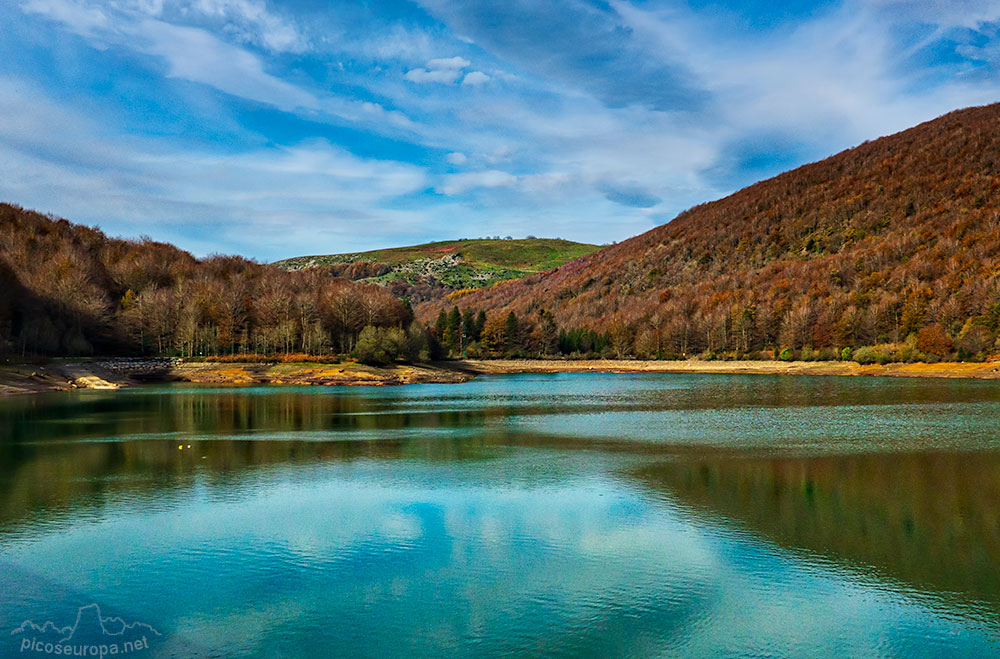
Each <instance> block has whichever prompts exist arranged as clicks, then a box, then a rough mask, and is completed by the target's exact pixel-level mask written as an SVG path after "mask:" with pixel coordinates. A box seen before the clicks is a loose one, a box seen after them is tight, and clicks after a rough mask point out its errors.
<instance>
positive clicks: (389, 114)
mask: <svg viewBox="0 0 1000 659" xmlns="http://www.w3.org/2000/svg"><path fill="white" fill-rule="evenodd" d="M213 1H214V0H213ZM219 1H220V2H221V3H222V4H225V5H226V6H228V5H231V4H234V2H235V0H233V1H232V2H231V1H230V0H219ZM251 4H252V3H251ZM211 6H213V5H211V4H207V5H206V7H208V8H211ZM23 9H24V10H25V11H27V12H30V13H37V14H43V15H45V16H47V17H49V18H51V19H53V20H56V21H58V22H60V23H62V24H63V25H64V26H65V27H66V28H67V29H68V30H70V31H72V32H74V33H76V34H79V35H81V36H83V37H86V38H88V39H91V40H93V41H95V42H97V43H108V42H110V43H116V44H120V45H123V46H125V47H128V48H132V49H133V50H135V51H137V52H141V53H145V54H147V55H152V56H155V57H159V58H162V59H163V60H164V61H165V62H166V64H167V76H168V77H172V78H181V79H185V80H190V81H192V82H197V83H201V84H205V85H208V86H210V87H213V88H215V89H217V90H219V91H221V92H224V93H226V94H231V95H233V96H238V97H241V98H245V99H249V100H252V101H257V102H259V103H265V104H268V105H273V106H274V107H276V108H278V109H280V110H284V111H287V112H299V113H301V112H302V111H306V113H308V114H312V115H315V114H317V113H318V114H319V115H321V116H323V115H327V116H332V117H338V118H340V119H342V120H346V121H350V122H360V123H364V124H365V125H367V126H369V127H371V128H373V129H375V130H379V131H383V132H392V131H393V130H398V129H403V130H407V131H411V130H413V129H414V124H413V122H411V121H410V120H409V119H408V118H407V117H406V116H405V115H403V114H402V113H401V112H398V111H388V110H386V109H385V108H384V107H382V106H381V105H379V104H377V103H372V102H367V101H358V100H354V99H346V98H342V97H338V96H332V95H325V94H324V95H319V94H318V93H316V92H314V91H310V90H307V89H305V88H303V87H300V86H298V85H294V84H292V83H290V82H287V81H285V80H283V79H281V78H279V77H277V76H275V75H272V74H270V73H268V72H267V71H266V70H265V68H264V61H263V60H262V58H261V57H260V56H258V55H256V54H254V53H251V52H249V51H247V50H245V49H243V48H241V47H239V46H236V45H233V44H231V43H228V42H226V41H224V40H222V39H220V38H219V37H217V36H216V35H214V34H212V33H211V32H209V31H208V30H205V29H202V28H196V27H190V26H183V25H175V24H173V23H169V22H166V21H162V20H159V19H154V18H148V17H146V16H145V15H144V14H134V13H133V14H128V13H124V14H116V15H114V16H113V17H112V16H109V14H107V13H105V12H104V11H102V10H100V9H97V8H93V7H91V6H90V5H86V4H83V3H80V2H76V1H75V0H30V2H28V3H27V4H25V5H24V6H23Z"/></svg>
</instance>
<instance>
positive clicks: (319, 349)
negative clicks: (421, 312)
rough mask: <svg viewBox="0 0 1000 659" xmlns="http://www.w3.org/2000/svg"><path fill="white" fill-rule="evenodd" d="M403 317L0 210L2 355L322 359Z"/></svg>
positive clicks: (362, 296)
mask: <svg viewBox="0 0 1000 659" xmlns="http://www.w3.org/2000/svg"><path fill="white" fill-rule="evenodd" d="M409 318H410V312H409V310H408V309H407V308H405V307H404V305H403V304H402V303H400V301H399V300H397V299H396V298H394V297H393V295H392V294H391V293H390V292H389V291H387V290H386V289H384V288H381V287H379V286H375V285H370V284H360V283H355V282H350V281H347V280H345V279H338V278H334V277H331V276H329V275H328V274H326V273H324V272H321V271H313V272H286V271H284V270H281V269H279V268H277V267H274V266H268V265H262V264H260V263H256V262H254V261H249V260H247V259H244V258H241V257H238V256H213V257H210V258H207V259H204V260H197V259H195V258H194V257H192V256H191V255H190V254H188V253H187V252H184V251H182V250H179V249H177V248H176V247H174V246H172V245H167V244H164V243H157V242H153V241H151V240H148V239H145V240H141V241H129V240H118V239H114V238H108V237H107V236H105V235H104V234H103V233H101V232H100V231H98V230H97V229H92V228H90V227H85V226H80V225H74V224H71V223H69V222H67V221H66V220H55V219H52V218H49V217H45V216H43V215H40V214H38V213H34V212H31V211H25V210H23V209H21V208H18V207H16V206H12V205H9V204H0V353H7V354H17V355H27V354H32V353H33V354H48V355H76V354H90V353H94V352H97V353H105V354H108V353H118V352H131V353H139V352H145V353H158V354H164V353H170V354H180V355H186V356H188V355H198V354H205V355H209V354H211V355H220V354H226V353H229V354H232V353H254V352H259V353H266V354H274V353H291V352H307V353H312V354H316V353H324V352H330V351H341V352H346V351H349V350H350V349H351V347H352V346H353V343H354V341H355V340H356V338H357V336H358V333H359V332H360V331H361V329H362V328H363V327H364V326H365V325H375V326H399V325H402V324H405V323H408V322H409Z"/></svg>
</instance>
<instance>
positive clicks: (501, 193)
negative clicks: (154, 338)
mask: <svg viewBox="0 0 1000 659" xmlns="http://www.w3.org/2000/svg"><path fill="white" fill-rule="evenodd" d="M0 25H3V26H4V27H3V28H2V29H3V38H2V39H0V200H5V201H12V202H15V203H18V204H21V205H23V206H26V207H29V208H36V209H38V210H41V211H44V212H51V213H54V214H57V215H61V216H64V217H67V218H69V219H71V220H74V221H78V222H84V223H87V224H92V225H98V226H100V227H101V228H103V229H104V230H105V231H107V232H109V233H111V234H114V235H124V236H130V237H132V236H139V235H149V236H151V237H153V238H155V239H158V240H168V241H172V242H174V243H176V244H178V245H180V246H181V247H184V248H186V249H190V250H191V251H193V252H194V253H196V254H198V255H205V254H208V253H212V252H223V253H240V254H244V255H246V256H250V257H254V258H258V259H261V260H273V259H277V258H282V257H286V256H293V255H300V254H315V253H330V252H343V251H355V250H361V249H371V248H376V247H386V246H392V245H400V244H409V243H413V242H422V241H425V240H431V239H448V238H459V237H477V236H484V235H498V234H499V235H504V236H506V235H513V236H518V237H520V236H524V235H527V234H534V235H538V236H549V237H556V236H559V237H563V238H570V239H575V240H582V241H589V242H597V243H606V242H611V241H617V240H622V239H624V238H627V237H629V236H632V235H635V234H637V233H641V232H643V231H646V230H647V229H650V228H652V227H653V226H656V225H658V224H663V223H664V222H667V221H669V220H670V219H671V218H672V217H674V216H675V215H676V214H677V213H678V212H680V211H681V210H683V209H685V208H688V207H690V206H692V205H694V204H697V203H701V202H704V201H709V200H712V199H716V198H718V197H721V196H724V195H726V194H728V193H730V192H732V191H734V190H736V189H739V188H740V187H743V186H745V185H748V184H750V183H753V182H754V181H756V180H759V179H761V178H766V177H768V176H771V175H773V174H776V173H778V172H780V171H783V170H785V169H789V168H792V167H794V166H797V165H799V164H802V163H804V162H809V161H812V160H817V159H820V158H822V157H825V156H827V155H830V154H832V153H834V152H836V151H839V150H841V149H844V148H846V147H849V146H852V145H854V144H857V143H859V142H862V141H864V140H866V139H872V138H875V137H878V136H881V135H885V134H889V133H892V132H895V131H897V130H901V129H903V128H906V127H909V126H911V125H914V124H916V123H919V122H920V121H924V120H927V119H931V118H933V117H935V116H937V115H940V114H943V113H945V112H947V111H949V110H952V109H956V108H959V107H965V106H969V105H979V104H984V103H992V102H995V101H998V100H1000V79H998V76H997V72H998V67H1000V34H998V31H1000V0H981V1H978V2H976V1H962V0H955V1H951V2H946V1H933V2H900V1H897V0H849V1H846V2H820V3H806V2H783V3H774V2H765V1H764V0H754V1H752V2H742V3H732V2H725V1H723V2H711V1H703V0H697V1H691V2H687V3H684V2H661V1H657V0H648V1H634V2H627V1H625V0H605V1H603V2H592V3H588V2H578V1H574V0H549V1H545V2H540V1H538V0H508V1H507V2H502V3H500V2H476V1H475V0H424V1H421V2H403V1H397V2H374V1H373V2H357V3H342V4H341V3H334V2H326V1H321V0H295V1H289V2H279V1H277V0H270V1H266V0H104V1H99V0H13V1H11V2H4V3H0Z"/></svg>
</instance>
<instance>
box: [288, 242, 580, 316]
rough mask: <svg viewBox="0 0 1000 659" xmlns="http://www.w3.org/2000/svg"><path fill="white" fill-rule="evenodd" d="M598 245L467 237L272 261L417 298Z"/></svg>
mask: <svg viewBox="0 0 1000 659" xmlns="http://www.w3.org/2000/svg"><path fill="white" fill-rule="evenodd" d="M598 249H600V248H599V247H598V246H597V245H588V244H584V243H576V242H572V241H569V240H562V239H558V238H524V239H518V240H514V239H508V240H502V239H490V238H481V239H471V240H448V241H441V242H433V243H426V244H423V245H412V246H409V247H395V248H391V249H379V250H373V251H370V252H357V253H351V254H329V255H320V256H299V257H295V258H290V259H284V260H282V261H278V262H276V263H275V264H274V265H277V266H278V267H281V268H284V269H286V270H302V269H305V268H312V267H325V268H329V269H330V271H331V273H332V274H335V275H337V276H341V277H346V278H347V279H353V280H356V281H357V280H361V281H368V282H373V283H379V284H393V283H396V284H403V285H404V286H402V287H400V286H397V287H396V288H397V289H399V290H397V293H400V294H406V292H407V290H406V289H409V293H410V294H411V297H412V296H414V295H415V297H416V298H417V300H418V301H419V300H425V299H431V298H435V297H441V296H443V295H444V294H446V293H448V292H451V291H454V290H459V289H466V288H480V287H482V286H489V285H492V284H495V283H497V282H499V281H505V280H508V279H519V278H521V277H525V276H528V275H531V274H535V273H538V272H544V271H546V270H551V269H552V268H556V267H559V266H561V265H563V264H564V263H566V262H568V261H571V260H572V259H575V258H577V257H580V256H584V255H586V254H590V253H591V252H594V251H596V250H598Z"/></svg>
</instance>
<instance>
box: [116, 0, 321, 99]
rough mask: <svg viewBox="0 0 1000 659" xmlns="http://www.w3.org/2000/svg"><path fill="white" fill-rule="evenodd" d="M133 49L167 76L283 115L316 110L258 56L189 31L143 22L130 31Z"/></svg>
mask: <svg viewBox="0 0 1000 659" xmlns="http://www.w3.org/2000/svg"><path fill="white" fill-rule="evenodd" d="M128 31H129V33H130V34H131V35H132V36H133V37H136V39H135V40H134V41H133V43H134V45H135V47H136V48H137V49H138V50H141V51H142V52H145V53H147V54H150V55H156V56H159V57H162V58H163V59H165V60H166V62H167V65H168V67H169V72H168V76H170V77H173V78H184V79H185V80H191V81H194V82H200V83H203V84H206V85H210V86H212V87H215V88H216V89H218V90H220V91H223V92H226V93H227V94H232V95H233V96H240V97H242V98H247V99H250V100H254V101H259V102H261V103H268V104H270V105H274V106H275V107H277V108H279V109H282V110H288V111H291V110H296V109H298V108H307V109H311V110H318V109H320V107H321V103H320V101H319V99H318V98H317V97H316V96H315V95H314V94H312V93H310V92H307V91H305V90H303V89H302V88H300V87H297V86H295V85H293V84H291V83H288V82H285V81H284V80H281V79H280V78H276V77H275V76H272V75H270V74H268V73H266V72H265V71H264V67H263V64H262V62H261V60H260V58H259V57H257V56H256V55H253V54H251V53H249V52H247V51H246V50H243V49H242V48H239V47H237V46H233V45H231V44H228V43H226V42H224V41H222V40H220V39H219V38H217V37H215V36H214V35H212V34H210V33H208V32H206V31H205V30H201V29H198V28H192V27H183V26H178V25H172V24H170V23H165V22H163V21H158V20H154V19H146V20H144V21H141V22H140V23H138V24H136V25H134V26H129V28H128Z"/></svg>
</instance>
